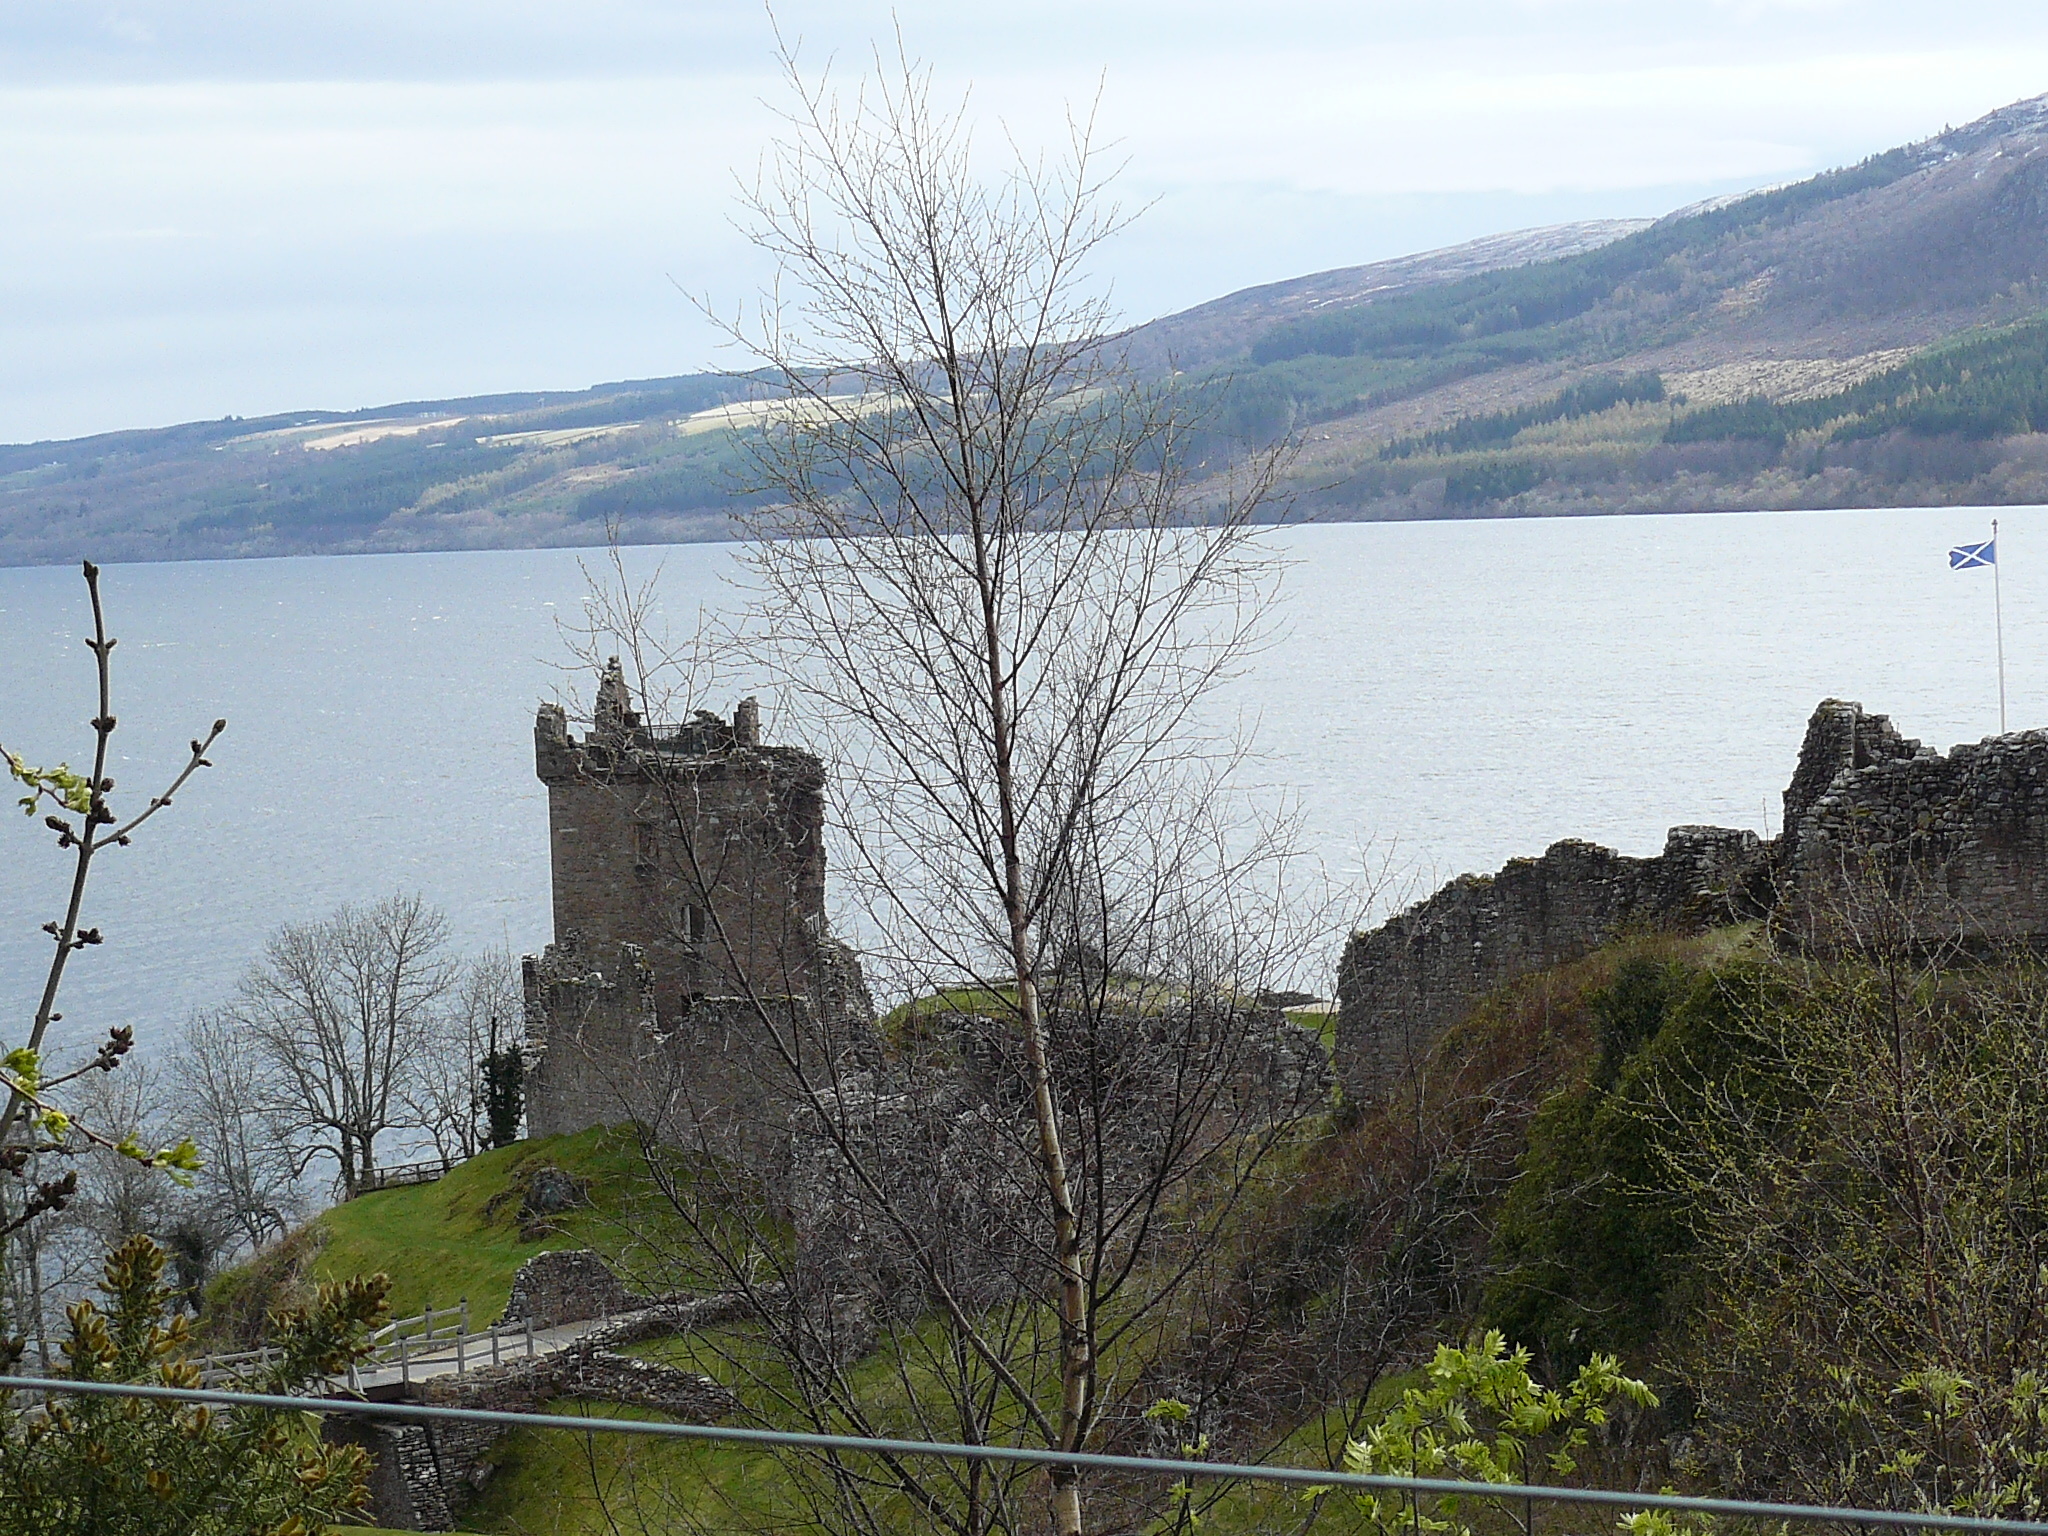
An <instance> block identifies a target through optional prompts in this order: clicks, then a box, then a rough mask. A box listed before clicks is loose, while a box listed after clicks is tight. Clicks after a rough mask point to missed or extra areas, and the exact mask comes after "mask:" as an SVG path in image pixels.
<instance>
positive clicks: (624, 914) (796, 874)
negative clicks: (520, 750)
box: [525, 657, 870, 1136]
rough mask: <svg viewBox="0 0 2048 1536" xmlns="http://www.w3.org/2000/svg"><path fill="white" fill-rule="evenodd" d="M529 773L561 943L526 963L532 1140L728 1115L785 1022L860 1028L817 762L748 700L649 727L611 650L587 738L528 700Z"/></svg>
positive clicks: (861, 1008) (744, 1110) (795, 1031)
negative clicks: (834, 911) (535, 782)
mask: <svg viewBox="0 0 2048 1536" xmlns="http://www.w3.org/2000/svg"><path fill="white" fill-rule="evenodd" d="M534 768H535V772H536V773H538V775H539V776H540V779H541V782H542V783H544V784H546V785H547V788H548V836H549V854H550V865H551V869H552V872H553V879H554V920H555V940H554V942H553V943H552V944H550V945H549V946H548V947H547V949H546V951H545V952H544V953H543V954H541V955H540V956H539V957H537V958H536V957H529V958H528V960H527V961H526V964H525V986H526V999H527V1002H526V1010H527V1035H528V1042H529V1048H530V1051H531V1053H532V1057H533V1061H532V1066H531V1069H530V1072H529V1079H528V1084H527V1120H528V1126H529V1129H530V1131H531V1133H532V1134H533V1135H536V1136H547V1135H556V1134H560V1133H563V1132H567V1131H575V1130H581V1129H584V1128H585V1127H587V1126H591V1125H602V1124H614V1123H618V1122H620V1121H623V1120H625V1119H628V1118H632V1117H647V1116H650V1115H652V1116H657V1117H662V1118H665V1119H667V1118H674V1117H676V1116H678V1115H680V1116H681V1117H682V1118H684V1119H685V1120H687V1121H689V1122H690V1123H693V1124H696V1125H698V1126H700V1127H701V1126H702V1125H703V1124H704V1123H705V1122H706V1121H707V1120H709V1119H712V1118H716V1117H718V1116H725V1117H727V1118H728V1119H732V1120H734V1121H735V1123H737V1122H738V1121H739V1120H743V1119H745V1118H747V1117H748V1112H749V1109H750V1107H751V1108H755V1109H757V1108H759V1106H757V1105H751V1100H752V1098H753V1097H754V1096H755V1095H756V1094H757V1092H758V1091H759V1090H758V1085H759V1084H760V1083H762V1082H763V1081H764V1080H766V1079H767V1078H768V1077H770V1076H772V1075H773V1074H772V1073H770V1072H769V1071H767V1070H766V1068H767V1066H768V1064H767V1063H766V1062H765V1061H763V1060H759V1059H757V1057H758V1056H759V1053H761V1052H763V1051H766V1050H770V1049H773V1047H774V1041H773V1039H772V1036H773V1035H774V1034H775V1033H776V1032H777V1031H781V1032H782V1033H783V1035H784V1038H785V1040H786V1041H788V1042H790V1043H794V1044H802V1043H806V1042H812V1041H814V1039H815V1034H816V1030H817V1027H818V1026H819V1024H820V1022H821V1021H824V1020H828V1019H829V1020H833V1021H839V1022H845V1023H850V1024H852V1025H853V1026H854V1027H855V1028H856V1029H861V1030H864V1029H866V1027H867V1026H868V1024H869V1023H870V1016H869V1011H868V1004H867V994H866V989H865V987H864V986H863V984H862V982H861V977H860V971H859V967H858V965H857V963H856V962H855V961H854V959H853V957H852V955H851V954H850V953H849V952H848V951H847V950H846V949H845V947H844V946H842V945H840V944H838V943H837V942H835V941H834V940H833V939H832V938H831V936H830V933H829V930H828V928H827V926H826V922H825V843H824V790H825V770H824V766H823V764H821V763H820V762H819V760H818V759H817V758H816V757H814V756H813V755H812V754H810V753H809V752H805V751H803V750H801V749H800V748H796V747H782V746H767V745H764V744H763V743H762V741H761V725H760V709H759V706H758V705H757V704H756V703H755V701H754V700H752V699H745V700H743V701H741V703H740V705H739V707H738V708H737V709H736V710H735V711H734V712H733V716H732V718H731V719H730V720H725V719H722V718H720V717H719V716H717V715H714V714H710V713H708V712H706V711H702V710H700V711H698V712H697V714H696V715H695V716H694V717H693V718H692V719H691V720H689V721H687V722H685V723H684V724H682V725H680V726H677V727H675V728H674V729H672V730H669V731H666V732H663V731H656V730H654V729H651V728H650V727H648V726H647V725H646V724H644V723H643V722H642V720H641V717H640V715H639V714H638V712H637V711H635V709H634V708H633V700H632V696H631V693H630V690H629V689H628V687H627V684H626V680H625V676H624V673H623V671H622V669H621V668H620V665H619V662H618V659H617V658H616V657H615V658H613V659H612V661H611V662H610V664H609V665H608V666H607V667H606V668H605V671H604V674H603V676H602V678H601V679H600V681H599V684H598V689H597V695H596V700H595V706H594V708H593V710H592V719H591V727H590V730H589V731H588V732H587V733H585V734H584V735H583V736H582V737H581V738H580V739H579V738H578V737H576V736H575V735H573V734H572V733H571V732H570V730H569V723H568V716H567V714H566V713H565V712H564V710H563V709H562V707H561V706H560V705H557V704H543V705H541V706H540V709H539V711H538V713H537V714H536V716H535V720H534ZM764 1011H765V1012H766V1013H767V1015H768V1017H767V1019H766V1020H764V1018H763V1014H764ZM679 1094H681V1095H683V1096H684V1097H685V1098H687V1099H688V1100H689V1102H688V1103H687V1104H679V1103H678V1102H677V1096H678V1095H679Z"/></svg>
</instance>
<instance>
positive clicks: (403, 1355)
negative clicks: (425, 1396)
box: [398, 1332, 412, 1386]
mask: <svg viewBox="0 0 2048 1536" xmlns="http://www.w3.org/2000/svg"><path fill="white" fill-rule="evenodd" d="M408 1342H409V1341H408V1340H407V1339H406V1336H405V1334H404V1333H403V1332H401V1333H400V1334H399V1335H398V1379H399V1380H400V1381H402V1382H404V1383H405V1384H406V1385H407V1386H410V1385H412V1353H411V1351H410V1350H409V1349H408V1348H407V1347H406V1346H407V1344H408Z"/></svg>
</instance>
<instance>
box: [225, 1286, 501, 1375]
mask: <svg viewBox="0 0 2048 1536" xmlns="http://www.w3.org/2000/svg"><path fill="white" fill-rule="evenodd" d="M536 1353H537V1350H536V1346H535V1344H534V1338H533V1324H532V1322H530V1321H521V1322H516V1323H495V1324H493V1325H491V1326H490V1327H488V1328H479V1329H473V1328H471V1327H470V1325H469V1303H468V1302H467V1301H466V1300H465V1301H463V1302H461V1303H460V1304H459V1305H457V1306H453V1307H440V1308H435V1307H428V1308H427V1309H426V1311H424V1312H420V1313H417V1314H415V1315H414V1316H412V1317H398V1318H393V1319H392V1320H391V1321H390V1322H388V1323H386V1324H385V1325H384V1326H383V1327H382V1328H379V1329H378V1330H377V1331H376V1332H375V1333H373V1334H371V1335H370V1352H369V1353H368V1354H367V1355H365V1356H364V1357H363V1358H362V1359H361V1360H359V1361H357V1362H356V1363H355V1364H354V1365H352V1366H350V1367H349V1369H348V1372H347V1376H346V1380H345V1384H346V1385H347V1386H348V1387H349V1388H350V1389H351V1390H354V1391H360V1390H361V1389H362V1385H363V1382H364V1381H365V1380H366V1379H368V1378H371V1377H375V1376H380V1375H387V1374H388V1373H389V1372H390V1371H391V1370H392V1368H393V1367H396V1368H397V1371H398V1379H399V1381H400V1382H402V1383H410V1382H411V1381H412V1379H413V1375H414V1373H415V1372H419V1373H422V1374H426V1375H435V1376H439V1375H445V1374H446V1373H447V1370H448V1368H449V1367H450V1366H452V1367H453V1368H454V1369H455V1371H456V1373H457V1374H461V1373H463V1372H466V1371H470V1370H475V1369H478V1368H480V1367H482V1366H486V1365H498V1364H501V1363H503V1362H504V1361H505V1360H508V1359H514V1358H517V1357H518V1356H520V1355H524V1356H525V1357H526V1358H527V1359H532V1358H533V1356H534V1355H535V1354H536ZM277 1359H278V1351H277V1350H276V1349H274V1348H265V1349H248V1350H243V1351H241V1352H239V1353H237V1354H228V1355H205V1356H201V1357H199V1358H197V1359H195V1360H194V1361H193V1364H195V1365H197V1366H198V1367H199V1374H200V1380H201V1384H202V1385H205V1386H209V1387H210V1386H214V1385H216V1384H218V1383H220V1382H224V1381H244V1380H247V1379H248V1378H250V1377H252V1376H257V1375H260V1374H261V1373H262V1372H263V1371H264V1370H265V1369H266V1368H267V1367H269V1366H270V1365H271V1364H273V1363H274V1362H275V1361H276V1360H277ZM343 1384H344V1383H343V1381H341V1380H337V1381H336V1385H343Z"/></svg>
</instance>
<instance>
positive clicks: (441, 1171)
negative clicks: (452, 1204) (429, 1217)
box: [345, 1157, 458, 1200]
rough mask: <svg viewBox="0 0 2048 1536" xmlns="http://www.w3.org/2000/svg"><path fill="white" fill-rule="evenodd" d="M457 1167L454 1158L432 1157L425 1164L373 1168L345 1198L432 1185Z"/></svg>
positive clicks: (403, 1164) (401, 1164) (402, 1164)
mask: <svg viewBox="0 0 2048 1536" xmlns="http://www.w3.org/2000/svg"><path fill="white" fill-rule="evenodd" d="M457 1166H458V1165H457V1163H456V1162H455V1160H454V1159H452V1158H446V1157H430V1158H428V1159H427V1160H426V1161H425V1162H423V1163H400V1164H398V1165H397V1166H396V1167H392V1168H372V1169H371V1170H370V1171H369V1172H368V1173H366V1174H365V1175H363V1181H362V1183H360V1184H358V1185H357V1186H356V1187H355V1188H354V1189H352V1190H350V1191H349V1192H348V1193H347V1195H346V1196H345V1198H347V1199H350V1200H353V1199H355V1197H356V1196H357V1195H371V1194H375V1193H376V1192H377V1191H378V1190H380V1189H402V1188H404V1187H405V1186H406V1185H408V1184H431V1183H433V1182H434V1181H435V1180H436V1179H438V1178H441V1177H443V1176H444V1175H446V1174H448V1173H450V1172H452V1171H453V1170H454V1169H455V1168H456V1167H457Z"/></svg>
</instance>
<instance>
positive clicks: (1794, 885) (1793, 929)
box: [1337, 699, 2048, 1102]
mask: <svg viewBox="0 0 2048 1536" xmlns="http://www.w3.org/2000/svg"><path fill="white" fill-rule="evenodd" d="M1784 804H1785V820H1784V827H1783V830H1782V831H1781V832H1780V834H1779V836H1778V837H1777V838H1775V839H1773V840H1772V841H1771V842H1770V843H1767V844H1760V843H1758V841H1757V840H1756V838H1755V837H1754V836H1753V835H1752V834H1750V833H1746V832H1729V831H1723V830H1720V829H1716V828H1711V827H1677V828H1674V829H1673V830H1672V832H1671V835H1670V840H1669V842H1668V843H1667V845H1666V847H1665V851H1664V853H1663V855H1662V856H1661V857H1659V858H1655V859H1631V858H1625V857H1623V856H1622V855H1620V854H1617V853H1614V852H1611V851H1610V850H1608V849H1605V848H1596V847H1594V846H1592V845H1591V844H1587V843H1559V844H1557V845H1556V846H1554V847H1553V848H1551V849H1550V850H1549V852H1547V853H1545V854H1544V855H1543V857H1542V858H1540V859H1517V860H1515V861H1513V862H1512V863H1510V864H1509V865H1508V866H1507V867H1506V868H1504V869H1503V870H1501V872H1500V873H1499V874H1498V875H1494V876H1490V877H1489V876H1478V875H1466V876H1463V877H1462V878H1460V879H1458V880H1455V881H1453V882H1452V883H1451V884H1450V885H1448V886H1446V887H1444V889H1443V890H1441V891H1439V892H1438V893H1437V894H1436V895H1434V896H1432V897H1431V898H1430V899H1429V900H1428V901H1425V902H1422V903H1421V904H1419V905H1417V906H1415V907H1411V908H1410V909H1409V910H1408V911H1406V912H1404V913H1402V914H1401V915H1400V916H1398V917H1396V918H1394V919H1393V920H1392V921H1390V922H1388V923H1386V924H1384V925H1383V926H1381V927H1379V928H1377V929H1374V930H1373V931H1372V932H1370V933H1359V934H1353V935H1352V937H1351V940H1350V942H1349V943H1348V944H1347V945H1346V946H1345V950H1344V956H1343V959H1342V961H1341V962H1340V964H1339V967H1338V998H1339V1020H1338V1027H1337V1069H1338V1072H1339V1075H1340V1077H1341V1079H1342V1081H1343V1083H1344V1087H1345V1091H1346V1092H1347V1093H1348V1094H1350V1095H1351V1096H1352V1097H1353V1098H1354V1099H1355V1100H1358V1101H1361V1102H1369V1101H1371V1100H1372V1099H1374V1098H1377V1097H1379V1096H1380V1095H1381V1094H1383V1093H1384V1091H1385V1090H1386V1088H1387V1086H1388V1085H1389V1084H1391V1083H1393V1082H1395V1081H1397V1080H1398V1079H1399V1078H1400V1077H1401V1076H1402V1075H1403V1074H1405V1073H1407V1072H1408V1071H1410V1070H1411V1069H1413V1068H1414V1067H1415V1066H1416V1065H1418V1064H1419V1063H1420V1062H1421V1061H1422V1060H1423V1059H1424V1058H1425V1057H1426V1055H1427V1053H1428V1051H1429V1049H1430V1047H1431V1046H1433V1045H1434V1044H1435V1042H1436V1040H1437V1039H1438V1038H1439V1037H1440V1036H1441V1035H1442V1034H1443V1032H1444V1031H1445V1030H1446V1029H1448V1028H1450V1027H1451V1026H1452V1025H1454V1024H1456V1023H1458V1022H1459V1021H1460V1020H1461V1019H1462V1018H1464V1017H1465V1015H1466V1014H1468V1013H1469V1012H1470V1011H1471V1009H1472V1006H1473V1005H1474V1004H1475V1003H1476V1002H1478V1000H1479V999H1480V998H1481V997H1483V996H1484V995H1485V994H1486V993H1487V992H1489V991H1491V990H1493V989H1494V988H1496V987H1499V986H1501V985H1503V984H1505V983H1508V982H1512V981H1514V980H1516V979H1517V978H1518V977H1521V976H1524V975H1528V974H1529V973H1531V972H1534V971H1538V970H1543V969H1546V968H1547V967H1550V966H1553V965H1559V964H1562V963H1565V962H1567V961H1570V960H1573V959H1576V958H1578V957H1579V956H1581V955H1583V954H1586V953H1587V952H1589V951H1590V950H1592V949H1594V948H1597V947H1598V946H1599V945H1601V944H1603V943H1606V942H1607V941H1608V940H1609V939H1611V938H1614V937H1615V936H1617V935H1618V934H1621V933H1624V932H1627V931H1629V930H1631V929H1651V930H1657V931H1665V932H1689V931H1696V930H1697V929H1699V928H1701V927H1703V926H1706V925H1709V924H1712V923H1715V922H1727V921H1729V920H1731V919H1735V918H1744V917H1755V916H1769V917H1770V918H1771V920H1772V923H1773V931H1774V932H1776V933H1777V934H1778V935H1779V936H1780V937H1781V938H1782V939H1783V940H1785V941H1787V942H1791V943H1802V944H1827V943H1835V942H1842V941H1845V940H1855V939H1857V938H1859V937H1866V938H1867V937H1872V936H1875V935H1876V932H1877V929H1878V927H1879V925H1880V924H1884V925H1890V927H1891V928H1892V930H1894V932H1895V933H1896V934H1898V935H1902V936H1904V937H1907V938H1909V939H1911V940H1913V941H1914V942H1923V941H1926V942H1933V941H1941V940H1947V939H1954V938H1961V939H1965V940H1977V941H1984V942H2000V941H2015V940H2024V941H2030V942H2038V941H2041V940H2043V939H2048V731H2023V732H2018V733H2015V734H2012V735H2007V736H1997V737H1992V738H1989V739H1987V740H1985V741H1982V742H1979V743H1977V744H1976V745H1974V746H1959V747H1957V748H1956V749H1955V750H1954V751H1952V752H1951V753H1950V754H1949V755H1948V756H1947V757H1943V756H1941V755H1940V754H1939V753H1937V752H1934V751H1933V750H1931V749H1929V748H1927V747H1923V746H1922V745H1921V744H1920V743H1919V742H1917V741H1914V740H1912V739H1911V738H1909V737H1906V736H1903V735H1901V734H1900V733H1899V731H1898V730H1897V729H1896V728H1895V727H1894V726H1893V725H1892V722H1891V721H1890V720H1889V719H1888V718H1887V717H1885V716H1883V715H1873V714H1870V713H1867V712H1866V711H1865V710H1864V708H1863V706H1862V705H1861V704H1857V703H1852V702H1849V701H1846V700H1842V699H1824V700H1822V701H1821V703H1820V705H1819V707H1818V708H1816V709H1815V710H1814V712H1813V715H1812V718H1811V719H1810V720H1809V721H1808V722H1807V727H1806V735H1805V739H1804V741H1803V742H1802V744H1801V746H1800V749H1799V761H1798V763H1797V765H1796V766H1795V768H1794V770H1793V774H1792V780H1791V783H1790V784H1789V785H1788V786H1787V788H1786V790H1785V799H1784Z"/></svg>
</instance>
